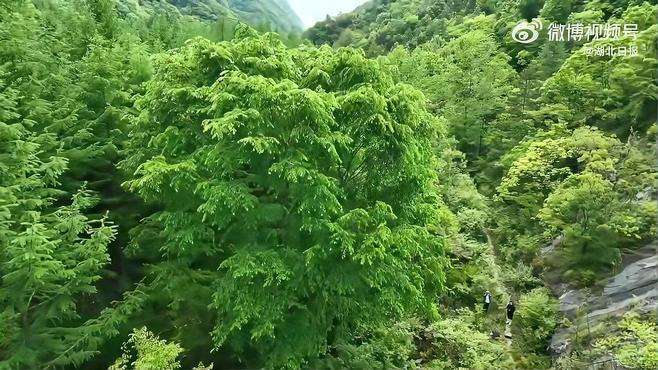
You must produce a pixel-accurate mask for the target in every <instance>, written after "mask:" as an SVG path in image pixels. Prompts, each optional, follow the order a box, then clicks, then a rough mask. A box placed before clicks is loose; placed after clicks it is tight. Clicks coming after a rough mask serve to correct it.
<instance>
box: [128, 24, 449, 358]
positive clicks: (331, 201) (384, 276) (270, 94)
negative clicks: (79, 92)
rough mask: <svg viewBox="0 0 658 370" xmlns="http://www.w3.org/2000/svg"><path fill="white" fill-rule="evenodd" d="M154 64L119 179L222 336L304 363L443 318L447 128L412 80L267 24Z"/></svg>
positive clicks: (164, 273)
mask: <svg viewBox="0 0 658 370" xmlns="http://www.w3.org/2000/svg"><path fill="white" fill-rule="evenodd" d="M241 33H243V34H248V32H245V31H241ZM155 70H156V72H155V76H154V78H153V80H152V81H150V82H149V83H148V85H147V91H146V93H145V95H144V96H143V97H142V98H141V99H140V100H139V101H138V105H139V106H140V107H143V108H142V109H143V110H142V112H141V114H140V115H139V116H138V117H136V120H135V123H134V125H133V130H132V133H131V134H130V141H129V143H128V156H127V158H126V160H125V161H124V162H123V165H122V166H123V168H124V169H125V171H126V172H127V173H129V174H130V175H131V179H130V180H129V181H128V182H126V184H125V185H126V187H127V188H129V189H130V190H131V191H134V192H135V193H137V194H138V195H139V196H140V197H142V198H143V199H144V200H145V201H146V202H149V203H153V204H157V205H158V208H160V209H162V211H160V212H157V213H154V214H153V215H151V216H150V217H149V218H148V220H149V222H148V224H146V225H144V227H145V229H144V230H146V229H147V228H148V229H153V230H154V231H150V233H151V234H153V235H156V237H155V238H150V239H151V240H148V239H144V240H139V241H138V244H139V248H144V249H145V250H146V249H148V245H149V244H150V243H155V244H157V245H158V246H159V249H160V251H161V262H160V263H159V265H158V266H159V267H158V268H157V269H156V270H155V272H154V273H155V274H156V277H154V280H155V281H159V282H162V283H165V282H166V285H165V286H164V287H162V288H161V290H162V292H163V293H164V294H165V295H166V294H167V292H174V291H176V290H172V288H173V286H176V285H178V284H182V285H180V288H183V287H185V288H183V289H186V290H188V291H194V292H197V293H198V294H199V295H197V296H195V298H194V299H195V300H196V301H199V302H205V303H204V304H202V305H201V306H200V307H198V308H195V309H202V310H203V311H206V310H207V309H208V308H207V306H208V305H209V307H210V309H211V312H210V313H211V314H212V315H213V316H214V317H216V319H215V324H214V328H213V338H214V342H215V346H217V347H219V346H222V345H228V346H232V347H234V348H236V350H237V349H239V348H241V347H245V346H248V347H247V348H252V350H255V351H257V352H258V353H260V354H261V356H262V357H261V359H260V361H262V363H265V364H268V366H291V367H296V366H300V365H301V364H302V363H303V362H304V361H305V359H307V358H313V357H315V356H318V355H320V354H322V353H323V352H324V349H325V347H326V346H327V345H331V344H332V343H333V342H335V341H338V340H346V339H349V337H350V335H348V332H349V331H357V332H358V331H359V330H365V329H367V328H371V327H377V326H379V325H381V324H383V323H385V322H388V320H390V319H391V318H395V317H400V316H401V315H402V314H404V313H406V312H418V313H423V314H430V315H431V314H432V312H433V310H434V308H433V307H432V304H431V302H432V301H433V297H435V294H436V293H437V292H439V291H440V289H441V287H442V282H443V272H442V270H443V267H442V266H443V264H444V262H443V249H444V243H445V239H444V237H443V236H442V235H444V233H445V229H444V228H443V226H442V225H443V224H444V221H443V220H444V219H445V218H446V217H450V212H449V211H448V210H447V208H445V207H443V208H442V207H441V206H440V198H439V193H438V189H437V187H436V185H435V184H436V179H437V177H436V172H435V171H434V170H433V169H435V168H436V166H437V159H436V157H435V155H434V152H433V148H434V147H435V146H436V145H437V144H438V142H439V140H440V138H439V136H438V133H439V132H440V127H439V126H438V125H439V123H438V122H437V121H436V120H435V119H434V118H432V116H430V115H429V114H428V113H427V111H426V110H425V104H424V103H425V101H424V100H423V98H422V96H421V95H420V94H419V93H418V92H417V91H416V90H413V89H411V88H410V87H408V86H404V85H397V84H393V82H392V81H391V78H390V76H388V75H387V74H386V73H384V72H383V71H382V70H381V68H380V67H379V66H378V65H377V63H375V62H373V61H368V60H367V59H365V58H364V57H363V56H362V55H361V54H360V53H358V52H354V51H351V50H342V51H339V52H333V51H331V50H329V49H321V50H314V49H311V50H306V49H300V50H296V51H290V50H287V49H286V48H285V47H284V46H283V45H282V44H281V43H280V42H279V41H278V40H277V39H276V38H274V37H273V36H272V35H265V36H259V37H253V36H247V37H246V38H243V39H241V40H239V41H234V42H231V43H219V44H213V43H209V42H207V41H204V40H195V41H193V42H191V43H188V45H186V46H185V47H184V48H183V49H181V50H180V51H175V52H171V53H167V54H163V55H161V56H159V57H158V61H157V63H156V69H155ZM303 71H310V73H309V74H307V75H305V74H304V73H302V72H303ZM329 76H332V77H329ZM327 77H329V78H327ZM393 92H395V94H394V93H393ZM282 107H287V109H282ZM187 266H189V267H187ZM190 274H199V275H200V278H201V276H202V278H201V279H202V280H200V281H198V282H195V281H194V280H189V279H188V278H187V276H188V275H190ZM189 284H192V286H193V288H190V287H186V286H188V285H189ZM197 284H203V286H209V287H212V289H211V290H207V289H201V287H198V288H197V287H195V285H197ZM177 294H178V293H176V295H174V296H166V298H164V299H165V301H169V300H173V301H176V300H178V297H177ZM225 302H233V303H232V304H231V305H226V304H225ZM180 306H181V309H183V310H184V311H185V312H186V313H188V314H189V312H190V311H189V309H190V307H188V306H189V305H188V304H185V303H184V302H181V304H180ZM174 310H176V308H174ZM192 312H193V311H192ZM172 314H173V313H172ZM204 315H205V314H204ZM248 338H249V342H250V344H248V343H249V342H247V341H246V339H248Z"/></svg>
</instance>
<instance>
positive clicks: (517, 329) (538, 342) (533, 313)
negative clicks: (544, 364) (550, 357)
mask: <svg viewBox="0 0 658 370" xmlns="http://www.w3.org/2000/svg"><path fill="white" fill-rule="evenodd" d="M557 306H558V305H557V300H556V299H555V298H553V297H552V296H551V294H550V292H549V291H548V290H547V289H546V288H536V289H533V290H532V291H530V292H528V293H526V294H524V295H522V296H521V298H520V299H519V303H518V309H517V311H516V314H515V315H514V321H513V326H514V328H513V330H514V331H513V332H514V338H515V340H514V345H515V346H518V347H519V348H520V349H521V352H522V353H523V352H528V353H537V354H545V353H547V348H548V342H549V341H550V338H551V335H553V330H554V329H555V327H556V326H557V324H558V316H557V315H558V307H557Z"/></svg>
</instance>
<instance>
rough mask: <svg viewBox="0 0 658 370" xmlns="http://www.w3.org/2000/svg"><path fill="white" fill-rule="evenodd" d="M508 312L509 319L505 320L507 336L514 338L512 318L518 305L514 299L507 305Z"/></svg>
mask: <svg viewBox="0 0 658 370" xmlns="http://www.w3.org/2000/svg"><path fill="white" fill-rule="evenodd" d="M505 311H506V312H507V320H505V338H508V339H512V318H513V317H514V311H516V306H515V305H514V301H512V300H511V299H510V301H509V303H508V304H507V307H505Z"/></svg>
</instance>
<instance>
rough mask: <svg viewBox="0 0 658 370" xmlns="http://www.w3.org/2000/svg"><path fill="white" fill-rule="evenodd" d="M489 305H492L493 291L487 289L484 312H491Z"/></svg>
mask: <svg viewBox="0 0 658 370" xmlns="http://www.w3.org/2000/svg"><path fill="white" fill-rule="evenodd" d="M489 306H491V292H489V291H488V290H487V291H486V292H484V307H483V308H484V312H489Z"/></svg>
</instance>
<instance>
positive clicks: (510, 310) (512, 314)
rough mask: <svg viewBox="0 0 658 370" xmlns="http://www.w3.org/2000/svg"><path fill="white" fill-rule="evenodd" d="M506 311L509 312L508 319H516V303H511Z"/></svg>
mask: <svg viewBox="0 0 658 370" xmlns="http://www.w3.org/2000/svg"><path fill="white" fill-rule="evenodd" d="M506 310H507V319H508V320H512V318H513V317H514V311H516V306H514V302H512V301H509V303H508V304H507V307H506Z"/></svg>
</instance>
